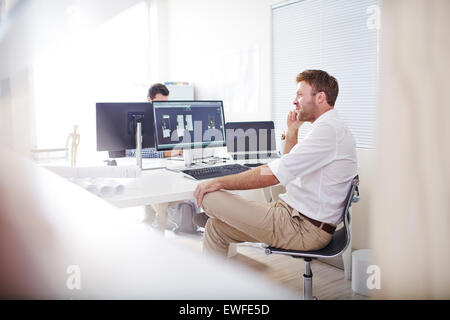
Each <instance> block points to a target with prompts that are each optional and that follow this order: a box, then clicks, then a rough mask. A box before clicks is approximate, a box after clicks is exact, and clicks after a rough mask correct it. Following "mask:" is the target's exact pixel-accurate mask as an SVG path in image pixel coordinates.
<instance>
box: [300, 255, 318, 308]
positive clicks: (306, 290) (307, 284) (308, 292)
mask: <svg viewBox="0 0 450 320" xmlns="http://www.w3.org/2000/svg"><path fill="white" fill-rule="evenodd" d="M304 260H305V263H306V272H305V274H304V275H303V300H317V297H315V296H313V294H312V280H313V273H312V271H311V261H312V259H311V258H304Z"/></svg>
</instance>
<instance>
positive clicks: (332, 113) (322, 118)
mask: <svg viewBox="0 0 450 320" xmlns="http://www.w3.org/2000/svg"><path fill="white" fill-rule="evenodd" d="M336 116H337V114H336V110H334V108H333V109H331V110H328V111H327V112H324V113H322V114H321V115H320V117H318V118H317V119H316V121H314V123H313V126H314V125H316V124H317V123H320V122H322V121H326V120H327V119H330V118H335V117H336Z"/></svg>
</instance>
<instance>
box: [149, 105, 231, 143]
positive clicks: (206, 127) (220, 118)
mask: <svg viewBox="0 0 450 320" xmlns="http://www.w3.org/2000/svg"><path fill="white" fill-rule="evenodd" d="M153 111H154V119H155V142H156V148H157V150H159V151H162V150H171V149H175V148H180V149H191V148H203V147H222V146H225V143H226V141H225V117H224V112H223V103H222V101H153Z"/></svg>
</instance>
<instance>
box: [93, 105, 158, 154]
mask: <svg viewBox="0 0 450 320" xmlns="http://www.w3.org/2000/svg"><path fill="white" fill-rule="evenodd" d="M96 116H97V118H96V121H97V151H122V150H126V149H136V123H137V122H141V124H142V148H154V147H155V137H154V131H155V130H154V120H153V107H152V103H151V102H120V103H117V102H116V103H97V104H96Z"/></svg>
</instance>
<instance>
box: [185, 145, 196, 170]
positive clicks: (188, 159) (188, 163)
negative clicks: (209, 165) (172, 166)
mask: <svg viewBox="0 0 450 320" xmlns="http://www.w3.org/2000/svg"><path fill="white" fill-rule="evenodd" d="M183 160H184V166H185V167H186V168H190V167H192V165H193V164H194V150H193V149H183Z"/></svg>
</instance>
